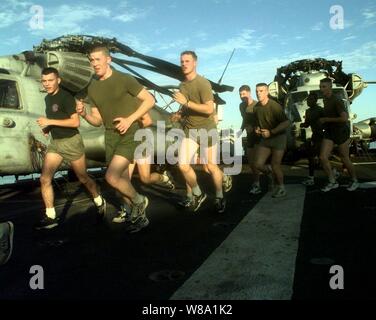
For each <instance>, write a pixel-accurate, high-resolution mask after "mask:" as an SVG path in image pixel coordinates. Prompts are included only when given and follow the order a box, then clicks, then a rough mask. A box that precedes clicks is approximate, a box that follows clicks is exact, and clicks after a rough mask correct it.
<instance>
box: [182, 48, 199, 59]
mask: <svg viewBox="0 0 376 320" xmlns="http://www.w3.org/2000/svg"><path fill="white" fill-rule="evenodd" d="M185 54H189V55H191V56H192V57H193V59H194V60H195V61H197V54H196V52H194V51H190V50H187V51H183V52H182V53H181V54H180V56H183V55H185Z"/></svg>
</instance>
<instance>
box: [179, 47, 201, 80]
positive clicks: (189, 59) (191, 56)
mask: <svg viewBox="0 0 376 320" xmlns="http://www.w3.org/2000/svg"><path fill="white" fill-rule="evenodd" d="M180 66H181V70H182V71H183V74H184V75H185V76H186V77H187V76H189V75H194V74H196V67H197V55H196V53H195V52H194V51H183V52H182V53H181V54H180Z"/></svg>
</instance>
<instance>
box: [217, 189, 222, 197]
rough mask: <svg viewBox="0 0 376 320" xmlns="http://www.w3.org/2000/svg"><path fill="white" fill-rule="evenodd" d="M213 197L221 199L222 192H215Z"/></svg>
mask: <svg viewBox="0 0 376 320" xmlns="http://www.w3.org/2000/svg"><path fill="white" fill-rule="evenodd" d="M215 197H216V198H223V191H222V190H221V191H216V192H215Z"/></svg>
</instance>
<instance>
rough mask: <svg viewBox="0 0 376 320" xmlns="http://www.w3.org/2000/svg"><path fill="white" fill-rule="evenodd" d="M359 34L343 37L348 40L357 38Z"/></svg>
mask: <svg viewBox="0 0 376 320" xmlns="http://www.w3.org/2000/svg"><path fill="white" fill-rule="evenodd" d="M356 38H357V36H347V37H345V38H343V41H348V40H353V39H356Z"/></svg>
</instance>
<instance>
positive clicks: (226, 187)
mask: <svg viewBox="0 0 376 320" xmlns="http://www.w3.org/2000/svg"><path fill="white" fill-rule="evenodd" d="M222 188H223V191H224V192H229V191H230V190H231V189H232V176H228V175H226V174H224V175H223V182H222Z"/></svg>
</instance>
